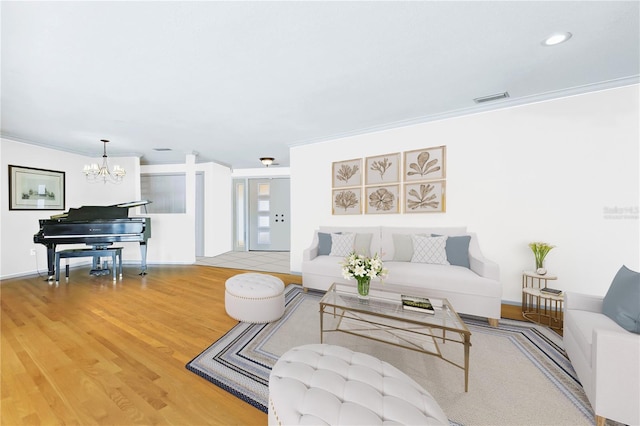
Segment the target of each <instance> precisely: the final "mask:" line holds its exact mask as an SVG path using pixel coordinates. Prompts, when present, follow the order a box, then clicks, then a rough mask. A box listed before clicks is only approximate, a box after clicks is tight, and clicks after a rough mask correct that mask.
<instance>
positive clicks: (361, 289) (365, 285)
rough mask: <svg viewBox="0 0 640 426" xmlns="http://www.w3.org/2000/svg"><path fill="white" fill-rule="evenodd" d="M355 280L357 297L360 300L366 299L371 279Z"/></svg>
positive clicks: (361, 278)
mask: <svg viewBox="0 0 640 426" xmlns="http://www.w3.org/2000/svg"><path fill="white" fill-rule="evenodd" d="M356 280H357V281H358V297H359V298H361V299H368V298H369V285H370V284H371V277H356Z"/></svg>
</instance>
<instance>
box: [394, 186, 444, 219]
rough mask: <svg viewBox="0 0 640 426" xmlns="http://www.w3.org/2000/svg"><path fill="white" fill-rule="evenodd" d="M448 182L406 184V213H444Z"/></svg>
mask: <svg viewBox="0 0 640 426" xmlns="http://www.w3.org/2000/svg"><path fill="white" fill-rule="evenodd" d="M445 190H446V181H444V180H439V181H430V182H416V183H406V184H405V185H404V200H405V201H404V202H405V204H404V212H405V213H443V212H445V211H446V191H445Z"/></svg>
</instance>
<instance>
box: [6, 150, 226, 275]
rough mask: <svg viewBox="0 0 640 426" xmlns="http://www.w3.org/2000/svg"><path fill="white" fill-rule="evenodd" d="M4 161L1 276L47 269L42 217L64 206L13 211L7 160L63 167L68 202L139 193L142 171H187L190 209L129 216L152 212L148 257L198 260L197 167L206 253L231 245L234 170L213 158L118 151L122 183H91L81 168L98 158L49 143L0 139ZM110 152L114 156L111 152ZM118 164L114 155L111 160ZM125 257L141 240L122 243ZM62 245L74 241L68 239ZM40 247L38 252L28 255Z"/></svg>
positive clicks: (116, 199) (117, 199) (136, 257)
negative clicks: (146, 159)
mask: <svg viewBox="0 0 640 426" xmlns="http://www.w3.org/2000/svg"><path fill="white" fill-rule="evenodd" d="M0 142H1V149H0V163H1V165H2V169H1V171H2V172H1V173H0V188H1V190H0V197H1V201H0V203H1V204H0V207H1V210H0V218H1V220H0V241H1V244H0V278H9V277H14V276H21V275H28V274H32V273H35V272H38V271H39V272H40V273H41V274H43V275H46V273H47V258H46V248H45V247H44V246H43V245H41V244H35V243H34V242H33V235H34V234H36V233H37V232H38V230H39V226H38V219H47V218H49V217H50V216H51V215H53V214H58V213H62V211H52V210H38V211H9V203H8V199H9V193H8V191H9V189H8V182H7V180H8V179H7V177H8V165H9V164H12V165H18V166H25V167H34V168H41V169H51V170H59V171H64V172H65V173H66V176H65V177H66V206H65V211H67V210H68V209H69V208H70V207H80V206H85V205H97V206H106V205H111V204H117V203H121V202H125V201H133V200H139V199H140V173H141V170H142V169H143V168H144V169H145V171H146V172H150V171H151V172H162V171H165V170H170V171H176V170H178V171H182V172H187V173H188V176H189V177H190V179H188V184H187V195H188V200H189V201H188V203H187V213H186V214H183V215H157V214H156V215H152V214H145V213H144V209H143V208H140V209H131V210H130V211H129V216H130V217H131V216H146V217H151V238H150V239H149V242H148V253H147V262H148V263H149V264H154V263H156V264H158V263H187V264H189V263H194V262H195V230H194V226H195V225H194V224H195V211H194V209H195V173H196V172H203V173H204V181H205V201H204V208H205V229H204V232H205V255H206V256H215V255H217V254H220V253H224V252H226V251H229V250H231V225H230V223H231V206H232V204H231V170H230V169H229V168H227V167H224V166H220V165H218V164H214V163H202V164H195V157H189V156H188V157H187V159H186V161H185V164H179V165H163V166H141V165H140V161H139V159H138V158H137V157H118V158H117V162H118V163H119V164H120V165H121V166H123V167H124V168H125V170H126V171H127V176H126V177H125V179H124V181H123V182H122V183H121V184H118V185H113V184H104V183H96V184H89V183H87V182H86V180H85V178H84V175H83V174H82V172H81V170H82V167H83V165H84V164H85V163H89V162H95V161H96V159H95V158H90V157H85V156H82V155H76V154H70V153H68V152H63V151H57V150H53V149H47V148H43V147H39V146H36V145H31V144H25V143H21V142H16V141H13V140H9V139H1V141H0ZM110 158H111V157H110ZM111 161H114V164H115V158H114V159H113V160H110V163H111ZM121 245H122V247H124V250H123V260H124V262H125V263H135V264H138V263H139V262H140V248H139V244H138V243H122V244H121ZM80 246H81V245H80ZM62 247H63V248H71V247H73V246H70V245H65V246H62ZM32 248H35V249H36V252H37V255H36V256H30V255H29V253H30V250H31V249H32ZM71 261H72V262H70V263H74V264H75V263H86V262H87V261H88V260H87V259H71Z"/></svg>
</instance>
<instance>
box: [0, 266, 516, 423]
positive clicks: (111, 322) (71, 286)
mask: <svg viewBox="0 0 640 426" xmlns="http://www.w3.org/2000/svg"><path fill="white" fill-rule="evenodd" d="M88 271H89V269H88V268H79V269H74V270H72V271H71V278H70V281H69V282H64V281H63V282H61V283H60V284H59V285H57V286H56V285H53V284H49V283H47V282H46V281H44V280H43V278H41V277H35V276H34V277H26V278H19V279H11V280H5V281H3V282H2V283H1V285H0V303H1V315H2V316H1V327H2V334H1V342H0V343H1V345H0V348H1V356H2V358H1V372H2V380H1V388H0V398H1V399H0V403H1V405H0V424H2V425H39V424H46V425H54V424H71V425H92V424H101V425H130V424H145V425H146V424H174V425H216V424H221V425H254V424H255V425H257V424H261V425H264V424H266V422H267V416H266V414H264V413H262V412H261V411H259V410H258V409H256V408H253V407H252V406H250V405H249V404H247V403H245V402H243V401H241V400H240V399H238V398H236V397H234V396H232V395H231V394H230V393H227V392H225V391H223V390H222V389H220V388H219V387H217V386H214V385H212V384H211V383H209V382H208V381H206V380H204V379H202V378H200V377H198V376H197V375H195V374H193V373H191V372H189V371H188V370H186V369H185V364H186V363H187V362H189V361H190V360H191V359H193V358H194V357H195V356H196V355H198V354H199V353H200V352H202V351H203V350H204V349H205V348H207V347H208V346H209V345H210V344H211V343H213V342H214V341H216V340H217V339H218V338H220V337H221V336H222V335H223V334H224V333H226V332H227V331H228V330H230V329H231V328H232V327H233V326H234V325H235V324H236V321H234V320H233V319H232V318H230V317H228V316H227V315H226V314H225V310H224V282H225V280H226V279H227V278H229V277H231V276H233V275H235V274H237V273H239V272H241V271H239V270H234V269H224V268H214V267H208V266H151V267H150V268H149V274H148V275H147V276H145V277H140V276H138V275H137V272H138V268H136V267H133V266H131V267H125V271H124V272H125V275H124V278H123V280H122V281H118V282H117V283H116V284H115V285H114V284H113V283H112V281H111V279H110V277H91V276H89V275H88ZM273 275H276V276H278V277H280V278H282V280H283V281H284V282H285V283H300V282H301V277H299V276H294V275H285V274H273ZM506 309H507V312H505V311H504V309H503V315H504V316H509V317H511V316H515V317H516V319H521V317H519V310H517V309H512V308H510V307H507V308H506Z"/></svg>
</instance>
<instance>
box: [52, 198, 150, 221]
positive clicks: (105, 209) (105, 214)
mask: <svg viewBox="0 0 640 426" xmlns="http://www.w3.org/2000/svg"><path fill="white" fill-rule="evenodd" d="M149 203H151V201H149V200H140V201H129V202H126V203H120V204H113V205H111V206H81V207H78V208H70V209H69V211H68V212H65V213H62V214H56V215H53V216H51V219H67V220H94V219H126V218H128V217H129V210H128V209H129V208H130V207H138V206H145V205H147V204H149Z"/></svg>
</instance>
